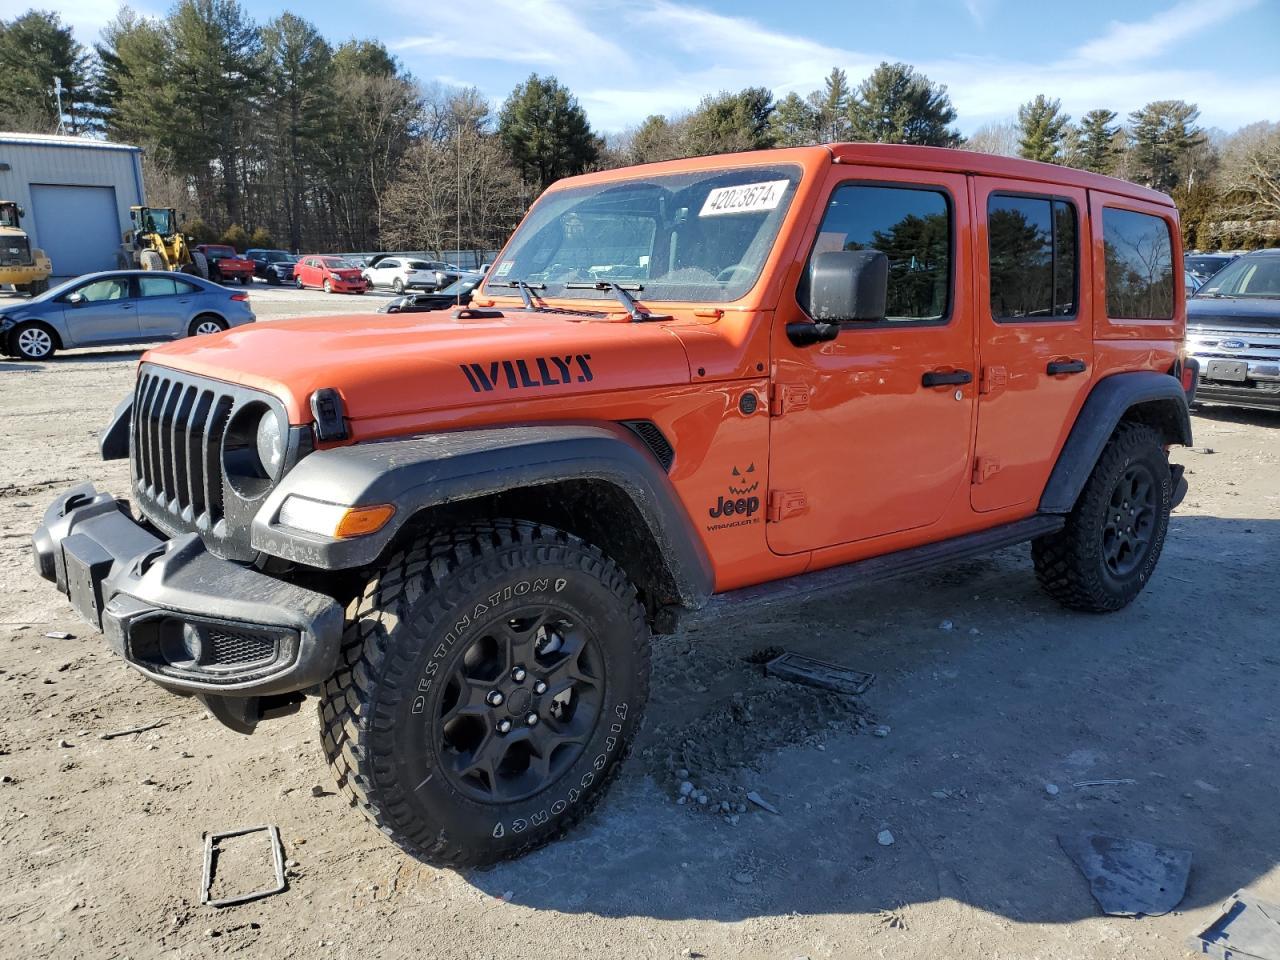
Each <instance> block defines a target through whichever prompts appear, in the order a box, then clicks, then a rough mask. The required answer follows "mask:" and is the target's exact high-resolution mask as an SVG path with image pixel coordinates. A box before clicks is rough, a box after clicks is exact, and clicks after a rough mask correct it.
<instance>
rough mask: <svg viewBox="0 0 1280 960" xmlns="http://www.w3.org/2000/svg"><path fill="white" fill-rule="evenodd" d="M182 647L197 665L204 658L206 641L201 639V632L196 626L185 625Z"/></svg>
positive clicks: (183, 626) (183, 627)
mask: <svg viewBox="0 0 1280 960" xmlns="http://www.w3.org/2000/svg"><path fill="white" fill-rule="evenodd" d="M182 646H183V647H184V648H185V649H186V651H187V654H188V656H190V657H191V659H192V660H194V661H196V663H199V662H200V659H201V658H202V657H203V656H204V641H203V640H202V639H201V637H200V631H199V630H197V629H196V627H195V625H194V624H190V623H184V624H183V625H182Z"/></svg>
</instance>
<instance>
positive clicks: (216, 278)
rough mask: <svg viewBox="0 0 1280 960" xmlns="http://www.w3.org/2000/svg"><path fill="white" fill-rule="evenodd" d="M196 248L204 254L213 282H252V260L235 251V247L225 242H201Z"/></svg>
mask: <svg viewBox="0 0 1280 960" xmlns="http://www.w3.org/2000/svg"><path fill="white" fill-rule="evenodd" d="M196 249H197V250H198V251H200V252H201V253H203V254H204V259H205V262H207V263H208V265H209V279H210V280H212V281H213V282H214V283H230V282H231V281H233V280H239V281H240V282H241V283H243V284H250V283H253V261H252V260H250V259H248V258H247V257H242V256H240V254H238V253H236V248H235V247H233V246H231V245H229V244H225V243H201V244H199V245H197V246H196Z"/></svg>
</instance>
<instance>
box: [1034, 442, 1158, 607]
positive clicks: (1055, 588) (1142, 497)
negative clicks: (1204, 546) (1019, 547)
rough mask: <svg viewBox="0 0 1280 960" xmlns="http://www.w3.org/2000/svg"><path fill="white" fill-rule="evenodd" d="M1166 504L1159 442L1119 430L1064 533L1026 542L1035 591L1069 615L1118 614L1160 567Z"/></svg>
mask: <svg viewBox="0 0 1280 960" xmlns="http://www.w3.org/2000/svg"><path fill="white" fill-rule="evenodd" d="M1172 502H1173V480H1172V477H1171V476H1170V473H1169V459H1168V457H1167V455H1166V454H1165V450H1164V438H1163V436H1162V435H1161V434H1160V433H1159V432H1158V431H1157V430H1155V428H1153V427H1149V426H1147V425H1146V424H1141V423H1129V422H1123V423H1121V424H1120V425H1119V426H1118V427H1116V431H1115V433H1113V434H1112V435H1111V439H1110V440H1109V441H1107V445H1106V447H1105V448H1104V449H1103V451H1102V456H1100V457H1099V458H1098V462H1097V464H1096V465H1095V466H1094V468H1093V473H1091V474H1090V475H1089V479H1088V481H1086V483H1085V485H1084V490H1083V491H1082V492H1081V494H1080V498H1079V500H1077V501H1076V505H1075V508H1074V509H1073V510H1072V511H1071V513H1070V514H1069V515H1068V516H1067V523H1066V526H1065V527H1063V528H1062V530H1060V531H1058V532H1057V533H1054V534H1051V535H1049V536H1047V537H1040V538H1039V539H1037V540H1034V541H1033V542H1032V544H1031V557H1032V560H1033V561H1034V563H1035V568H1036V577H1037V579H1039V581H1040V585H1041V586H1042V587H1043V588H1044V589H1045V591H1046V592H1047V593H1048V594H1049V596H1051V597H1053V598H1054V599H1055V600H1057V601H1058V602H1059V603H1061V604H1062V605H1063V606H1065V607H1070V608H1071V609H1073V610H1085V611H1089V612H1092V613H1106V612H1109V611H1112V610H1119V609H1120V608H1121V607H1124V606H1126V605H1127V604H1128V603H1129V602H1130V601H1132V600H1133V598H1134V597H1136V596H1137V595H1138V594H1139V593H1140V592H1141V591H1142V588H1143V587H1144V586H1146V584H1147V581H1148V580H1149V579H1150V578H1151V574H1152V571H1154V570H1155V566H1156V562H1157V561H1158V560H1159V559H1160V551H1161V549H1162V548H1163V547H1164V540H1165V534H1166V533H1167V532H1168V528H1169V511H1170V509H1171V504H1172Z"/></svg>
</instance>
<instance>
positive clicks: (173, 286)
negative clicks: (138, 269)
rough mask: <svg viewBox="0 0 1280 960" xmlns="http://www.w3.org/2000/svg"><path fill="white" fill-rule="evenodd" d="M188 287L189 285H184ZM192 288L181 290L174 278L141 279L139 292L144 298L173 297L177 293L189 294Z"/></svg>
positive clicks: (139, 280)
mask: <svg viewBox="0 0 1280 960" xmlns="http://www.w3.org/2000/svg"><path fill="white" fill-rule="evenodd" d="M183 286H184V287H187V284H185V283H184V284H183ZM189 291H190V287H187V289H186V290H180V289H179V288H178V283H177V281H176V280H174V279H173V277H139V278H138V292H139V293H141V295H142V296H144V297H172V296H174V295H175V294H177V293H188V292H189Z"/></svg>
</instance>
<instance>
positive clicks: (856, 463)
mask: <svg viewBox="0 0 1280 960" xmlns="http://www.w3.org/2000/svg"><path fill="white" fill-rule="evenodd" d="M1175 264H1176V265H1178V267H1179V270H1180V266H1181V250H1180V244H1179V233H1178V213H1177V210H1176V208H1175V207H1174V205H1173V203H1172V202H1171V201H1170V200H1169V198H1168V197H1166V196H1164V195H1163V194H1159V193H1155V192H1153V191H1151V190H1148V189H1145V188H1142V187H1138V186H1135V185H1134V184H1130V183H1124V182H1121V181H1119V180H1112V179H1109V178H1105V177H1100V176H1097V175H1094V174H1089V173H1084V172H1081V171H1076V170H1071V169H1067V168H1064V167H1060V166H1054V165H1048V164H1039V163H1032V162H1029V161H1024V160H1014V159H1008V158H1002V157H992V156H986V155H983V154H978V153H966V152H963V151H958V150H945V149H936V148H926V147H909V146H888V145H873V144H833V145H829V146H822V147H805V148H797V149H786V150H772V151H762V152H756V153H745V154H740V155H733V156H716V157H704V158H697V159H686V160H678V161H672V162H667V163H656V164H649V165H646V166H643V167H636V168H631V169H620V170H609V171H603V172H599V173H592V174H588V175H586V176H581V177H575V178H571V179H568V180H564V181H561V182H560V183H557V184H555V185H553V186H552V187H551V188H550V190H549V191H548V192H547V193H546V194H545V195H544V196H543V197H542V198H541V199H540V200H539V201H538V202H537V203H536V204H535V205H534V207H533V208H532V209H531V210H530V212H529V214H528V215H527V216H526V218H525V220H524V222H523V224H522V225H521V226H520V227H519V229H518V230H517V231H516V233H515V234H514V236H513V237H512V238H511V240H510V241H509V243H508V244H507V246H506V248H505V249H504V250H503V252H502V254H501V256H500V257H499V258H498V260H497V262H496V264H495V266H494V268H493V270H492V271H491V272H490V273H489V275H488V277H487V279H486V280H485V282H484V284H483V286H482V287H481V288H480V291H479V292H478V293H477V294H476V296H475V299H474V300H473V301H472V304H471V306H469V307H467V308H463V309H458V310H454V311H450V312H449V313H447V314H436V315H423V314H416V315H415V314H403V315H396V316H385V315H383V316H378V315H374V316H370V317H368V318H367V320H368V322H367V323H366V324H364V325H360V322H359V320H357V319H355V318H352V317H349V316H348V317H332V318H314V319H311V318H307V319H298V320H291V321H284V322H280V323H272V324H264V325H262V326H260V327H259V328H257V329H253V330H233V331H231V332H229V333H227V334H224V335H222V336H221V337H219V338H217V340H216V343H208V344H206V343H205V342H202V341H199V340H196V341H188V342H185V343H177V344H171V345H166V346H165V347H162V348H160V349H158V350H153V351H151V352H150V353H148V354H147V355H146V356H145V357H144V358H143V361H142V363H141V364H140V366H139V369H138V381H137V386H136V389H135V391H134V393H133V396H132V398H131V399H129V400H126V401H125V402H124V403H123V404H122V406H121V407H120V408H119V410H118V411H117V413H116V415H115V418H114V420H113V421H112V422H111V424H110V425H109V426H108V427H107V428H106V430H105V432H104V434H103V436H102V441H101V446H102V452H103V455H104V456H105V457H107V458H125V457H127V458H129V460H130V467H131V471H132V477H133V481H132V487H131V497H132V500H133V505H132V512H130V508H128V507H126V506H124V501H121V500H118V499H117V498H116V496H114V495H113V494H111V493H107V492H100V491H98V490H96V489H95V488H94V487H93V486H92V485H91V484H88V483H84V484H81V485H79V486H77V487H75V488H73V489H71V490H68V491H67V492H66V493H64V494H62V495H61V496H59V497H58V498H57V499H56V500H55V501H54V503H53V504H52V506H50V507H49V509H48V511H47V512H46V514H45V517H44V522H43V524H42V525H41V526H40V528H39V529H38V530H37V531H36V533H35V557H36V564H37V567H38V569H39V572H40V574H41V575H42V576H44V577H45V578H46V579H48V580H51V581H53V582H55V583H56V584H57V586H58V589H60V590H61V591H63V592H64V593H66V594H67V595H68V596H69V597H70V599H71V602H72V605H73V606H74V607H75V609H76V610H77V611H79V613H80V614H81V615H82V616H83V617H84V618H86V619H87V620H88V621H89V622H90V623H92V624H94V625H95V626H100V627H101V629H102V630H103V631H104V633H105V634H106V638H107V641H108V643H109V645H110V646H111V647H112V648H113V649H114V650H115V651H116V652H118V653H119V654H120V655H121V656H122V657H123V658H124V659H125V660H126V661H127V662H128V663H130V664H131V665H132V666H133V667H134V668H136V669H137V670H138V671H140V672H141V673H142V674H143V675H144V676H147V677H149V678H151V679H152V680H154V681H156V682H157V683H159V684H161V685H162V686H165V687H167V688H169V689H171V690H174V691H176V692H179V693H185V694H194V695H196V696H198V697H200V698H201V699H203V700H204V702H205V703H206V704H207V705H208V707H209V709H210V710H211V711H212V712H213V713H214V714H215V715H216V716H218V717H219V718H221V719H222V720H223V721H224V722H225V723H227V724H229V725H230V726H232V727H234V728H235V729H238V730H242V731H250V730H253V729H254V728H255V726H256V725H257V724H258V723H259V722H260V721H262V720H264V719H265V718H268V717H271V716H274V715H276V714H278V713H280V712H283V711H288V710H290V709H294V708H296V707H297V705H298V704H299V703H300V702H301V701H302V700H303V699H304V698H305V697H308V696H314V697H315V698H316V700H317V705H318V716H319V723H320V740H321V743H322V745H323V748H324V751H325V754H326V756H327V757H328V761H329V764H330V766H331V768H332V771H333V774H334V776H335V778H336V780H337V782H338V784H339V786H340V787H341V789H342V790H343V791H344V792H345V793H346V794H347V796H349V797H350V799H351V800H352V802H353V804H354V805H355V806H357V807H358V808H359V809H360V810H362V811H363V812H364V813H365V815H366V816H367V817H369V818H370V819H371V820H372V821H373V822H374V823H376V824H377V825H378V826H379V827H380V828H381V829H382V831H383V832H385V833H386V835H387V836H388V837H390V838H391V839H392V840H394V841H395V842H396V843H397V844H399V845H400V846H401V847H402V848H403V849H405V850H407V851H409V852H411V853H413V854H415V855H417V856H419V857H422V858H424V859H426V860H428V861H431V862H435V863H442V864H451V865H459V864H477V863H486V862H491V861H494V860H498V859H500V858H503V857H510V856H515V855H518V854H520V853H522V852H524V851H526V850H529V849H531V848H532V847H534V846H537V845H538V844H541V843H543V842H545V841H547V840H549V839H551V838H553V837H555V836H557V835H558V834H559V833H560V832H561V831H563V830H564V829H566V828H567V827H569V826H570V825H572V824H573V823H574V822H576V821H577V820H579V819H580V818H581V817H582V816H584V814H585V813H586V812H587V811H588V810H589V809H590V808H591V807H592V805H593V804H594V803H596V802H597V801H598V800H599V799H600V797H601V796H602V794H603V793H604V791H605V788H606V786H607V785H608V783H609V782H610V781H611V780H612V779H613V774H614V773H615V771H616V769H617V766H618V763H619V762H620V760H621V759H622V757H623V756H625V754H626V753H627V748H628V744H629V743H630V742H631V739H632V738H633V736H634V734H635V732H636V730H637V729H638V727H639V725H640V718H641V715H642V713H643V711H644V707H645V701H646V699H647V696H648V688H649V660H650V636H651V634H653V633H667V632H671V631H674V630H675V629H677V627H678V624H679V622H680V620H681V618H682V617H683V616H684V615H686V614H689V613H691V612H694V611H702V613H701V615H703V616H705V615H708V614H710V613H711V612H714V611H715V610H717V609H720V608H724V607H744V606H749V605H751V604H756V603H759V602H761V601H764V600H768V599H771V598H785V597H802V596H804V595H807V594H811V593H823V594H826V595H830V594H831V593H832V592H833V591H838V590H842V589H845V588H846V587H849V586H852V585H855V584H859V583H864V582H866V581H869V580H874V579H879V578H883V577H889V576H894V575H898V574H908V573H916V572H918V571H920V570H922V569H924V568H926V567H930V566H934V565H938V564H954V563H956V562H957V561H958V560H960V559H962V558H965V557H968V556H970V555H973V554H976V553H980V552H985V551H989V550H992V549H995V548H998V547H1006V546H1009V545H1010V544H1015V543H1019V542H1026V541H1030V543H1031V555H1032V558H1033V561H1034V565H1035V571H1036V575H1037V576H1038V578H1039V580H1040V582H1041V584H1042V585H1043V586H1044V588H1045V589H1046V590H1047V591H1048V592H1049V593H1050V594H1051V595H1052V596H1053V597H1055V598H1056V599H1058V600H1059V601H1060V602H1062V603H1063V604H1065V605H1066V606H1068V607H1071V608H1073V609H1077V610H1085V611H1093V612H1097V611H1109V610H1117V609H1119V608H1121V607H1123V606H1125V605H1126V604H1127V603H1129V602H1130V601H1131V600H1132V599H1133V598H1134V597H1135V596H1136V595H1137V594H1138V592H1139V591H1140V590H1141V589H1142V588H1143V586H1144V585H1145V584H1146V583H1147V582H1148V581H1149V580H1150V579H1151V577H1152V575H1153V573H1154V571H1155V566H1156V561H1157V559H1158V558H1159V556H1160V552H1161V548H1162V546H1163V545H1164V540H1165V534H1166V529H1167V524H1168V520H1169V511H1170V510H1171V509H1173V508H1174V507H1175V506H1177V504H1178V503H1179V501H1180V500H1181V499H1182V497H1183V495H1184V493H1185V490H1186V484H1185V481H1184V478H1183V474H1182V469H1181V467H1178V466H1173V465H1170V463H1169V460H1168V457H1167V455H1166V449H1167V447H1168V445H1170V444H1189V443H1191V426H1190V421H1189V417H1188V414H1187V398H1186V390H1187V388H1188V387H1189V386H1190V381H1189V379H1187V380H1186V382H1184V377H1187V376H1188V374H1187V370H1186V369H1185V368H1184V367H1183V366H1182V365H1181V361H1180V354H1181V351H1182V346H1183V330H1184V301H1183V293H1182V284H1181V282H1180V281H1179V277H1178V272H1177V271H1175V269H1174V266H1175ZM617 277H627V278H628V279H626V280H619V279H615V278H617ZM353 326H360V333H359V336H358V337H353V336H352V335H351V330H352V327H353ZM172 436H179V437H182V438H184V440H185V442H182V443H176V444H175V443H173V442H171V437H172ZM135 518H136V519H135Z"/></svg>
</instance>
